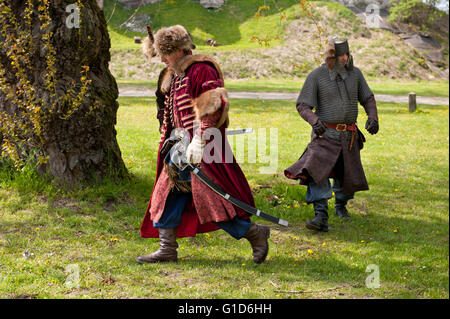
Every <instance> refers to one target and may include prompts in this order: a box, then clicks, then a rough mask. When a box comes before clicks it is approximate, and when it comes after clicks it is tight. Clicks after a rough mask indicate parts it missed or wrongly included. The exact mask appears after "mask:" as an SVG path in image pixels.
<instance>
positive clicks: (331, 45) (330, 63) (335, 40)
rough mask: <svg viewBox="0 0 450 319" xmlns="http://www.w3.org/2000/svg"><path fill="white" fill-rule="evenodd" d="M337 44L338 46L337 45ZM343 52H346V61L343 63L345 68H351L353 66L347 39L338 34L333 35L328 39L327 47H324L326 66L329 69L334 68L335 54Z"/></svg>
mask: <svg viewBox="0 0 450 319" xmlns="http://www.w3.org/2000/svg"><path fill="white" fill-rule="evenodd" d="M337 46H339V47H337ZM336 53H337V54H338V55H339V54H343V53H347V54H348V62H347V64H346V65H345V67H346V68H347V70H351V69H352V68H353V57H352V55H351V54H350V49H349V46H348V41H347V39H344V38H341V37H338V36H333V37H331V38H330V39H329V40H328V44H327V47H326V49H325V55H324V57H325V64H326V65H327V67H328V68H329V69H332V68H334V64H335V62H336V57H337V56H336V55H337V54H336Z"/></svg>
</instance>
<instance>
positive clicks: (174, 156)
mask: <svg viewBox="0 0 450 319" xmlns="http://www.w3.org/2000/svg"><path fill="white" fill-rule="evenodd" d="M186 141H187V142H188V143H189V139H185V138H181V139H180V141H179V142H178V143H176V144H175V145H174V146H173V147H172V148H171V150H170V158H171V161H172V162H173V164H174V165H175V166H177V167H178V168H179V169H180V170H184V169H186V168H187V169H189V170H190V171H191V172H192V173H193V174H194V175H195V176H197V177H198V178H199V179H200V180H201V181H202V183H204V184H205V185H206V186H208V187H209V188H210V189H211V190H213V191H214V192H215V193H217V194H218V195H219V196H221V197H222V198H224V199H225V200H227V201H229V202H231V203H232V204H233V205H235V206H237V207H239V208H241V209H242V210H244V211H246V212H247V213H250V214H252V215H256V216H258V217H261V218H264V219H266V220H268V221H271V222H272V223H275V224H280V225H282V226H286V227H287V226H288V225H289V223H288V221H286V220H283V219H281V218H278V217H275V216H272V215H269V214H266V213H264V212H262V211H261V210H259V209H256V208H255V207H252V206H250V205H248V204H246V203H244V202H243V201H241V200H239V199H237V198H235V197H233V196H231V195H230V194H228V193H227V192H225V191H224V190H223V189H222V188H221V187H220V186H219V185H217V184H215V183H214V182H213V181H212V180H211V179H209V178H208V177H207V176H206V175H205V174H204V173H203V172H202V171H201V170H200V169H199V168H197V167H195V166H194V165H193V164H192V163H190V162H189V161H188V160H187V159H186V155H185V154H186V147H187V146H186Z"/></svg>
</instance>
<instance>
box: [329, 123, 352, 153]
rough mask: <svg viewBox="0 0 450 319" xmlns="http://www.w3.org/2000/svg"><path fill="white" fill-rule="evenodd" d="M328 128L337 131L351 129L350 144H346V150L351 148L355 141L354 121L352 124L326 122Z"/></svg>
mask: <svg viewBox="0 0 450 319" xmlns="http://www.w3.org/2000/svg"><path fill="white" fill-rule="evenodd" d="M326 124H327V126H328V127H329V128H332V129H335V130H336V131H339V132H345V131H351V132H352V139H351V140H350V144H349V146H348V150H349V151H351V150H352V146H353V142H354V141H355V132H356V123H353V124H330V123H326Z"/></svg>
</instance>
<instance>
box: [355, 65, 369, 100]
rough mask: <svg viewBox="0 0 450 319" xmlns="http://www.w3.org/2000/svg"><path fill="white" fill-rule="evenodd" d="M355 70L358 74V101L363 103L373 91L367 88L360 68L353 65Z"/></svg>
mask: <svg viewBox="0 0 450 319" xmlns="http://www.w3.org/2000/svg"><path fill="white" fill-rule="evenodd" d="M355 72H356V73H357V74H358V101H359V103H361V105H364V103H365V102H366V101H367V99H368V98H369V97H370V96H371V95H373V92H372V90H371V89H370V88H369V85H368V84H367V82H366V79H365V78H364V75H363V74H362V72H361V70H360V69H358V68H356V67H355Z"/></svg>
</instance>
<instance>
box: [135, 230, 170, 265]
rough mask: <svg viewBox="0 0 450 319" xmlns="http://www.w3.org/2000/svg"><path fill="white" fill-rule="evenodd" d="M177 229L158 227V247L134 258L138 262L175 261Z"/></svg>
mask: <svg viewBox="0 0 450 319" xmlns="http://www.w3.org/2000/svg"><path fill="white" fill-rule="evenodd" d="M177 248H178V243H177V229H176V228H170V229H162V228H160V229H159V249H158V250H157V251H155V252H154V253H152V254H150V255H145V256H139V257H137V258H136V261H137V262H138V263H141V264H142V263H157V262H170V261H172V262H176V261H178V254H177Z"/></svg>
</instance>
